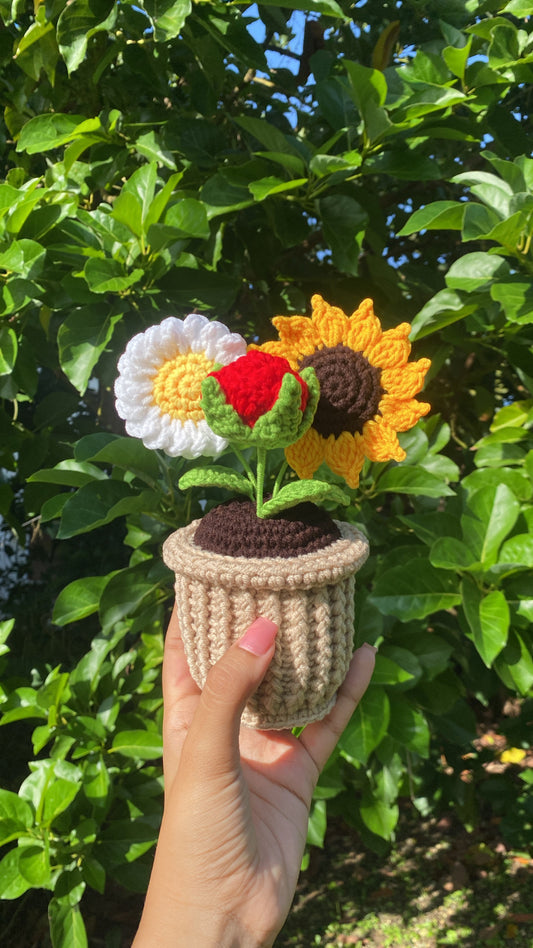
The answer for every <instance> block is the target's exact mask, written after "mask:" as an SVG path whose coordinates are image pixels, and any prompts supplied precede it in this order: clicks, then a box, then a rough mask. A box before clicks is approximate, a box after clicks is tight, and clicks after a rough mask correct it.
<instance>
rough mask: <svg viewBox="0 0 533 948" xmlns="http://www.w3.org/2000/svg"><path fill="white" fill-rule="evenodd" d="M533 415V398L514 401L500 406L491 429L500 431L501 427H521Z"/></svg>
mask: <svg viewBox="0 0 533 948" xmlns="http://www.w3.org/2000/svg"><path fill="white" fill-rule="evenodd" d="M532 417H533V398H528V399H527V401H517V402H513V403H512V404H511V405H505V406H504V407H503V408H500V410H499V411H498V412H496V414H495V416H494V420H493V421H492V424H491V426H490V430H491V431H498V429H499V428H506V427H508V426H509V425H510V426H511V427H513V428H514V427H519V426H520V425H524V424H526V422H528V421H529V420H530V419H531V418H532Z"/></svg>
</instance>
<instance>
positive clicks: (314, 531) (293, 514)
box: [194, 500, 340, 559]
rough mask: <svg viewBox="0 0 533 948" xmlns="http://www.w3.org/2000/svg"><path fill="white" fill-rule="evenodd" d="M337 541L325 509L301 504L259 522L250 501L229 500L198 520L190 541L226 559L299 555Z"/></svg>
mask: <svg viewBox="0 0 533 948" xmlns="http://www.w3.org/2000/svg"><path fill="white" fill-rule="evenodd" d="M338 539H340V531H339V528H338V527H337V525H336V523H335V522H334V521H333V520H332V519H331V517H330V516H329V514H327V513H326V511H325V510H321V509H320V508H319V507H316V506H315V504H311V503H304V504H298V505H297V506H296V507H291V508H290V509H289V510H285V511H283V513H281V514H278V516H277V517H269V518H267V519H264V520H262V519H261V518H260V517H258V516H257V514H256V512H255V504H253V503H252V502H251V501H250V500H230V501H228V502H227V503H225V504H220V506H219V507H214V508H213V509H212V510H210V511H209V513H207V514H206V515H205V517H203V518H202V520H201V521H200V523H199V525H198V527H197V529H196V533H195V535H194V542H195V544H196V545H197V546H200V547H201V548H202V549H203V550H209V551H210V552H211V553H224V554H226V555H228V556H246V557H248V558H251V557H259V558H260V559H263V558H265V557H267V556H282V557H285V558H288V557H289V556H301V555H302V554H303V553H314V552H315V550H321V549H323V548H324V547H325V546H329V545H330V543H333V542H334V541H335V540H338Z"/></svg>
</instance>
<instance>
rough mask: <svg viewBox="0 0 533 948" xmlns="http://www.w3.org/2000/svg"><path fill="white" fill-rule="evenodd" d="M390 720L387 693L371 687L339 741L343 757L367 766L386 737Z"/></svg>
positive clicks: (381, 689) (382, 689)
mask: <svg viewBox="0 0 533 948" xmlns="http://www.w3.org/2000/svg"><path fill="white" fill-rule="evenodd" d="M389 720H390V705H389V699H388V697H387V693H386V691H385V690H384V688H380V687H374V686H373V685H370V687H369V688H368V690H367V691H366V692H365V694H364V696H363V698H362V699H361V701H360V702H359V704H358V706H357V708H356V709H355V712H354V714H353V716H352V718H351V721H350V723H349V724H348V727H347V728H346V730H345V731H344V733H343V735H342V737H341V739H340V741H339V748H340V751H341V754H342V756H343V757H346V758H347V759H348V760H353V761H356V762H357V763H362V764H366V762H367V760H368V758H369V757H370V754H371V753H372V751H373V750H374V749H375V748H376V747H377V746H378V744H380V743H381V741H382V739H383V738H384V737H385V734H386V733H387V728H388V725H389Z"/></svg>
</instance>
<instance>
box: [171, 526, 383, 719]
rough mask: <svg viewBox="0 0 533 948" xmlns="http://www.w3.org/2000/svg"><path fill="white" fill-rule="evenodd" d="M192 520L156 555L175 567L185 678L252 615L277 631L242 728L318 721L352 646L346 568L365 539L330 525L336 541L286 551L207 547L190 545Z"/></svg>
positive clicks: (202, 669)
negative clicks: (232, 551) (253, 554)
mask: <svg viewBox="0 0 533 948" xmlns="http://www.w3.org/2000/svg"><path fill="white" fill-rule="evenodd" d="M199 522H200V521H199V520H196V521H193V522H192V523H191V524H189V525H188V526H186V527H183V528H181V529H180V530H177V531H176V532H175V533H173V534H171V536H169V537H168V539H167V540H166V541H165V543H164V545H163V559H164V561H165V563H166V565H167V566H169V567H170V568H171V569H172V570H173V571H174V573H175V577H176V581H175V591H176V606H177V613H178V619H179V623H180V629H181V635H182V639H183V644H184V648H185V654H186V657H187V662H188V664H189V668H190V671H191V674H192V676H193V678H194V680H195V681H196V683H197V684H198V685H199V686H200V687H203V685H204V683H205V679H206V676H207V673H208V671H209V668H210V667H211V666H212V665H213V664H214V663H215V662H216V661H217V660H218V659H219V658H220V657H221V656H222V655H223V653H224V652H225V651H226V649H227V648H228V647H229V645H231V643H232V642H234V641H236V639H238V638H240V637H241V635H243V633H244V632H245V631H246V629H247V628H248V626H249V625H250V624H251V622H253V620H254V619H255V618H257V616H258V615H263V616H265V617H266V618H269V619H271V620H272V621H273V622H276V623H277V625H278V626H279V632H278V635H277V638H276V650H275V654H274V658H273V659H272V662H271V665H270V667H269V669H268V671H267V673H266V676H265V678H264V680H263V682H262V683H261V685H260V687H259V689H258V690H257V692H256V693H255V695H253V696H252V698H251V699H250V701H249V702H248V705H247V706H246V709H245V711H244V714H243V718H242V721H243V724H246V725H248V726H250V727H256V728H264V729H269V728H286V727H294V726H297V725H303V724H307V723H309V722H311V721H314V720H318V719H320V718H322V717H324V716H325V715H326V714H327V713H328V712H329V711H330V710H331V708H332V707H333V705H334V703H335V697H336V692H337V690H338V688H339V686H340V685H341V684H342V682H343V680H344V678H345V676H346V672H347V670H348V665H349V662H350V658H351V655H352V651H353V624H354V588H355V573H356V572H357V570H358V569H359V568H360V567H361V566H362V565H363V563H364V562H365V560H366V558H367V556H368V541H367V540H366V537H364V536H363V534H362V533H361V532H360V531H359V530H357V528H356V527H354V526H352V524H348V523H344V522H339V521H336V523H337V526H338V527H339V530H340V534H341V537H340V539H338V540H335V541H334V542H333V543H331V544H329V546H326V547H323V548H322V549H320V550H316V551H314V552H311V553H304V554H302V555H300V556H293V557H287V558H284V557H279V556H275V557H267V558H257V559H255V558H248V557H241V556H228V555H226V554H221V553H212V552H210V551H207V550H204V549H202V548H201V547H199V546H197V545H196V544H195V543H194V534H195V532H196V528H197V526H198V524H199Z"/></svg>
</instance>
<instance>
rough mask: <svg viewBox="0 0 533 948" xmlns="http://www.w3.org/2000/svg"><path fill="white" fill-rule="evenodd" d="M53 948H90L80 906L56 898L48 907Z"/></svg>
mask: <svg viewBox="0 0 533 948" xmlns="http://www.w3.org/2000/svg"><path fill="white" fill-rule="evenodd" d="M48 918H49V921H50V937H51V939H52V948H67V946H68V948H88V944H89V942H88V941H87V932H86V931H85V923H84V921H83V916H82V914H81V911H80V907H79V905H69V903H68V900H64V899H57V898H54V899H52V900H51V902H50V905H49V906H48Z"/></svg>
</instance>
